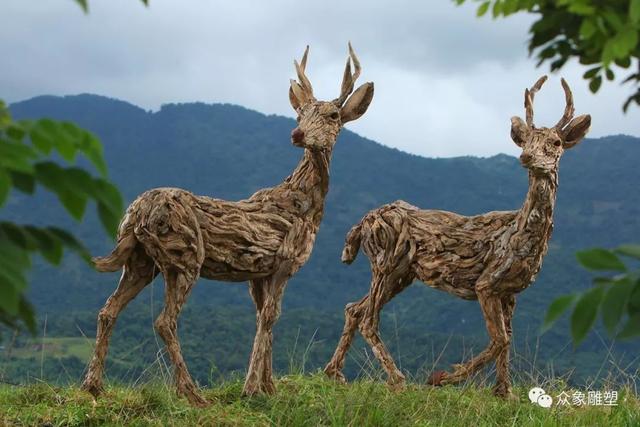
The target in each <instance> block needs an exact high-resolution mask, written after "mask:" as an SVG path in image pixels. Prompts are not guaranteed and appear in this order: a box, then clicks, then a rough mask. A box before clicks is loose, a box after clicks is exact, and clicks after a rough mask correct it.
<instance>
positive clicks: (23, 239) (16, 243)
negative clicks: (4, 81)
mask: <svg viewBox="0 0 640 427" xmlns="http://www.w3.org/2000/svg"><path fill="white" fill-rule="evenodd" d="M78 154H81V155H83V156H84V157H85V158H86V159H87V160H88V161H89V162H90V163H91V164H92V165H93V167H94V168H95V170H96V171H97V172H98V176H93V175H92V174H90V173H89V172H87V171H86V170H84V169H81V168H79V167H77V166H74V164H75V162H76V158H77V156H78ZM57 156H59V158H61V159H62V162H59V161H57V160H58V157H57ZM61 163H63V164H64V163H66V164H67V166H64V165H62V166H61ZM38 185H39V186H41V187H44V188H45V189H46V190H48V191H50V192H52V193H54V194H55V195H56V196H57V197H58V200H59V201H60V203H61V204H62V205H63V206H64V208H65V209H66V210H67V212H68V213H69V214H70V215H71V216H72V217H73V218H74V219H76V220H78V221H80V220H81V219H82V218H83V216H84V213H85V210H86V206H87V203H88V201H89V200H93V201H95V202H96V205H97V210H98V216H99V217H100V220H101V222H102V225H103V227H104V228H105V230H106V231H107V232H108V233H109V235H111V236H115V234H116V230H117V227H118V221H119V220H120V217H121V216H122V210H123V202H122V196H121V195H120V192H119V191H118V189H117V188H116V187H115V186H114V185H113V184H112V183H111V182H110V181H109V180H108V178H107V166H106V163H105V160H104V157H103V153H102V145H101V144H100V141H98V139H97V138H96V137H95V136H94V135H92V134H91V133H90V132H88V131H86V130H83V129H81V128H79V127H78V126H76V125H74V124H73V123H70V122H59V121H54V120H50V119H40V120H35V121H31V120H19V121H14V120H13V119H12V117H11V115H10V113H9V110H8V109H7V107H6V106H5V104H4V102H2V101H1V100H0V208H1V207H2V206H3V205H4V204H5V203H6V202H7V199H8V198H9V195H10V193H11V191H12V190H17V191H19V192H22V193H25V194H29V195H32V194H34V192H35V189H36V187H37V186H38ZM65 248H66V249H70V250H72V251H75V252H76V253H78V254H79V255H80V256H81V257H82V258H83V259H85V261H87V262H89V260H90V257H89V254H88V252H87V250H86V249H85V247H84V246H83V245H82V243H80V242H79V241H78V240H77V239H76V238H75V237H74V236H73V235H72V234H71V233H69V232H67V231H65V230H62V229H60V228H56V227H35V226H32V225H18V224H14V223H11V222H6V221H2V222H0V323H4V324H6V325H9V326H11V327H17V326H18V325H19V324H24V325H26V326H27V327H28V329H30V330H31V331H32V332H33V330H34V328H35V316H34V313H33V310H32V309H31V306H30V304H29V302H28V301H27V299H26V298H25V292H26V289H27V273H28V271H29V269H30V267H31V257H32V254H33V253H35V252H37V253H39V254H40V255H42V257H43V258H44V259H45V260H46V261H48V262H50V263H51V264H55V265H58V264H59V263H60V261H61V260H62V256H63V252H64V249H65Z"/></svg>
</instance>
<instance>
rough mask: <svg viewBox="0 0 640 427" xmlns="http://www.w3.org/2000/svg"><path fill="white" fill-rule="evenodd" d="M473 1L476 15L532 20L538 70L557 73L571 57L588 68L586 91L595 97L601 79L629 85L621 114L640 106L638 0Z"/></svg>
mask: <svg viewBox="0 0 640 427" xmlns="http://www.w3.org/2000/svg"><path fill="white" fill-rule="evenodd" d="M454 1H455V2H456V3H457V4H462V3H464V2H465V0H454ZM474 1H477V2H479V3H480V5H479V6H478V9H477V14H478V16H483V15H485V14H487V13H488V12H489V11H490V12H491V14H492V15H493V17H494V18H497V17H507V16H509V15H512V14H514V13H517V12H528V13H532V14H534V15H537V17H538V18H537V20H536V21H535V22H534V23H533V24H532V25H531V28H530V29H529V33H530V35H531V38H530V39H529V53H530V54H535V56H536V57H537V59H538V66H540V65H541V64H543V63H545V62H548V63H550V68H551V71H556V70H559V69H561V68H562V67H563V66H564V65H565V64H566V63H567V61H569V60H570V59H572V58H576V59H578V61H579V62H580V64H582V65H584V66H585V68H587V69H586V71H585V72H584V74H583V78H584V79H586V80H588V81H589V89H590V90H591V92H593V93H596V92H598V90H599V89H600V86H601V85H602V81H603V80H605V79H606V80H609V81H614V80H622V83H623V84H629V85H631V94H630V95H629V97H628V98H627V100H626V102H625V103H624V105H623V110H624V111H625V112H626V111H627V109H628V108H629V106H630V105H631V104H634V103H635V104H636V105H638V106H640V44H639V43H638V40H639V34H640V0H608V1H598V0H474ZM617 74H622V77H618V76H617Z"/></svg>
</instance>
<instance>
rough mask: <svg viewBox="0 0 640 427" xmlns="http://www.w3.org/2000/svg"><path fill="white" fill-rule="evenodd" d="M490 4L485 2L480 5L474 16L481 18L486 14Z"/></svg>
mask: <svg viewBox="0 0 640 427" xmlns="http://www.w3.org/2000/svg"><path fill="white" fill-rule="evenodd" d="M490 4H491V2H490V1H485V2H484V3H482V4H481V5H480V6H479V7H478V10H477V12H476V16H478V17H480V16H483V15H484V14H485V13H487V11H488V10H489V5H490Z"/></svg>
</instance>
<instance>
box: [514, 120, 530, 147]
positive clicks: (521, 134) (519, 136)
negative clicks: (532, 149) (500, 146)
mask: <svg viewBox="0 0 640 427" xmlns="http://www.w3.org/2000/svg"><path fill="white" fill-rule="evenodd" d="M528 137H529V126H527V124H526V123H525V122H524V121H523V120H522V119H521V118H520V117H516V116H514V117H511V139H513V142H515V143H516V145H517V146H518V147H522V146H523V145H524V143H525V142H527V138H528Z"/></svg>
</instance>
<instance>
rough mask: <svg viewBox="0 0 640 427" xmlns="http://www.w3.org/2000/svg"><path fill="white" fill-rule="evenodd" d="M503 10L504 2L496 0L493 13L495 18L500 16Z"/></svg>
mask: <svg viewBox="0 0 640 427" xmlns="http://www.w3.org/2000/svg"><path fill="white" fill-rule="evenodd" d="M501 12H502V3H501V2H500V0H496V2H495V3H494V4H493V8H492V10H491V14H492V15H493V17H494V18H497V17H498V16H500V13H501Z"/></svg>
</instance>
